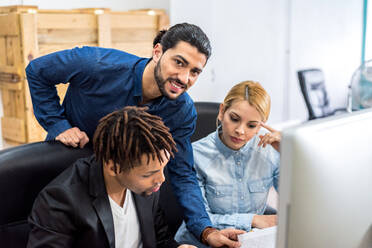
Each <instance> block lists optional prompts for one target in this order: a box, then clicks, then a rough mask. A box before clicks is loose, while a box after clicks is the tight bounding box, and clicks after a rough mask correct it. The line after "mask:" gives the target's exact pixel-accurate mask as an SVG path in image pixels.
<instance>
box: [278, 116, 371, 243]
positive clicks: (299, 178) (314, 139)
mask: <svg viewBox="0 0 372 248" xmlns="http://www.w3.org/2000/svg"><path fill="white" fill-rule="evenodd" d="M280 170H281V171H280V182H279V213H278V215H279V224H278V233H277V245H276V248H315V247H316V248H343V247H345V248H367V247H368V248H371V247H372V110H363V111H358V112H354V113H351V114H345V115H339V116H334V117H329V118H325V119H320V120H315V121H311V122H308V123H307V124H304V125H300V126H298V127H295V128H292V129H287V130H284V131H283V137H282V143H281V169H280Z"/></svg>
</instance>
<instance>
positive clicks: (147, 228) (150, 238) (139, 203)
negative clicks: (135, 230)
mask: <svg viewBox="0 0 372 248" xmlns="http://www.w3.org/2000/svg"><path fill="white" fill-rule="evenodd" d="M132 195H133V198H134V202H135V205H136V210H137V216H138V221H139V223H140V229H141V236H142V243H143V247H146V248H147V247H156V237H155V232H154V220H153V213H152V205H153V197H151V196H149V197H142V196H139V195H136V194H134V193H132Z"/></svg>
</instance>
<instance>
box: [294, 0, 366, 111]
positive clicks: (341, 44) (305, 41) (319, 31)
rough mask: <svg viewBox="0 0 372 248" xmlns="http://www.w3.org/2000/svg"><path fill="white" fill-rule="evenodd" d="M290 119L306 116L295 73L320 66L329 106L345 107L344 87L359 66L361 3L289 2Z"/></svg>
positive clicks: (330, 1) (295, 0) (329, 1)
mask: <svg viewBox="0 0 372 248" xmlns="http://www.w3.org/2000/svg"><path fill="white" fill-rule="evenodd" d="M291 2H292V3H291V4H292V6H291V18H290V25H291V28H290V29H291V37H290V53H291V56H290V64H289V68H290V80H289V89H290V93H289V95H290V102H289V116H290V118H301V117H305V118H306V117H307V113H305V114H304V112H305V111H306V107H305V105H304V104H303V97H302V95H300V94H299V92H300V88H299V86H298V82H297V75H296V70H298V69H303V68H309V67H319V68H322V69H323V71H324V74H325V81H326V87H327V91H328V93H329V97H330V104H331V106H332V107H345V106H346V97H347V86H348V84H350V80H351V76H352V74H353V72H354V71H355V70H356V69H357V67H358V66H359V64H360V58H361V44H362V18H363V15H362V9H363V3H362V2H363V1H362V0H360V1H339V0H327V1H324V0H312V1H306V0H292V1H291Z"/></svg>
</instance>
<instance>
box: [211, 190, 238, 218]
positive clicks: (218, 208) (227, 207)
mask: <svg viewBox="0 0 372 248" xmlns="http://www.w3.org/2000/svg"><path fill="white" fill-rule="evenodd" d="M232 193H233V186H232V185H206V187H205V196H206V198H207V201H208V205H209V208H210V209H211V212H212V213H215V214H226V213H229V212H230V211H231V208H232Z"/></svg>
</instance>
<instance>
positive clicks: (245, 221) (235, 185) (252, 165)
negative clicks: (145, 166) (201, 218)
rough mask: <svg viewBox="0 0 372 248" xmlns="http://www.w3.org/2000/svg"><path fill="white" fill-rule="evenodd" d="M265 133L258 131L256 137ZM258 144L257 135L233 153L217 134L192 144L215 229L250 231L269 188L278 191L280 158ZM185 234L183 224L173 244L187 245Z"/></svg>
mask: <svg viewBox="0 0 372 248" xmlns="http://www.w3.org/2000/svg"><path fill="white" fill-rule="evenodd" d="M265 132H266V131H265V130H262V129H261V131H260V132H259V135H260V134H264V133H265ZM259 141H260V139H259V137H258V135H256V136H254V137H253V138H252V139H251V140H249V141H248V143H247V144H245V145H244V146H243V147H242V148H241V149H240V150H237V151H235V150H232V149H230V148H228V147H227V146H226V145H225V144H223V143H222V141H221V140H220V138H219V135H218V131H216V132H213V133H211V134H209V135H208V136H207V137H205V138H203V139H201V140H199V141H197V142H194V143H193V144H192V146H193V151H194V167H195V169H196V172H197V177H198V181H199V185H200V188H201V191H202V195H203V198H204V204H205V206H206V209H207V212H208V214H209V217H210V218H211V221H212V223H213V226H214V227H217V228H220V229H223V228H237V229H243V230H246V231H249V230H250V229H251V224H252V219H253V216H254V215H256V214H258V215H262V214H263V213H264V211H265V208H266V202H267V197H268V193H269V189H270V188H271V186H274V187H275V189H276V190H278V179H279V163H280V154H279V153H278V152H277V151H276V150H275V149H274V148H273V147H272V146H271V145H267V146H266V147H265V148H263V147H262V146H261V147H258V146H257V144H258V142H259ZM187 232H188V231H187V229H186V228H185V225H184V224H183V225H182V226H181V227H180V229H179V230H178V232H177V235H176V240H177V241H179V242H186V243H187V242H190V240H189V238H190V235H188V234H187ZM191 243H193V242H191ZM194 244H195V243H194ZM195 245H199V246H200V243H199V244H195ZM199 246H198V247H199Z"/></svg>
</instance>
